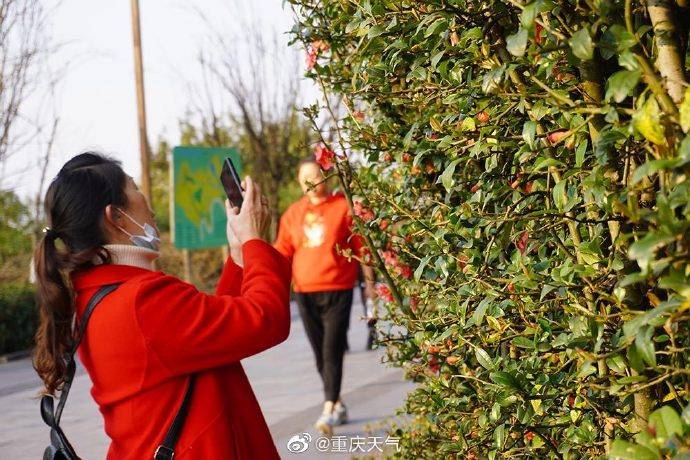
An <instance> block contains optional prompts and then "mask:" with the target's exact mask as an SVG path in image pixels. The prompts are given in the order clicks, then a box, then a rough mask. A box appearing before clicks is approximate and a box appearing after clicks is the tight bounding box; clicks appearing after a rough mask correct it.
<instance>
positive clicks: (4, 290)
mask: <svg viewBox="0 0 690 460" xmlns="http://www.w3.org/2000/svg"><path fill="white" fill-rule="evenodd" d="M34 296H35V291H34V289H33V287H32V286H30V285H21V284H4V285H2V286H1V287H0V355H3V354H5V353H11V352H13V351H22V350H27V349H29V348H30V347H31V346H32V345H33V341H34V332H35V331H36V327H37V326H38V310H37V309H36V301H35V298H34Z"/></svg>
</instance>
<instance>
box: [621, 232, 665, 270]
mask: <svg viewBox="0 0 690 460" xmlns="http://www.w3.org/2000/svg"><path fill="white" fill-rule="evenodd" d="M673 240H675V237H674V236H673V235H665V234H662V233H655V232H649V233H647V234H646V235H645V236H644V238H642V239H640V240H638V241H635V242H634V243H633V244H631V245H630V248H629V249H628V256H629V257H630V258H631V259H634V260H636V261H637V264H638V265H639V266H640V268H641V269H642V270H645V269H647V268H648V267H649V263H650V262H651V261H652V260H653V259H654V255H655V254H656V251H657V250H659V249H660V248H662V247H664V246H666V245H667V244H668V243H670V242H672V241H673Z"/></svg>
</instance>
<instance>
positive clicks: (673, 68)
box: [647, 0, 687, 104]
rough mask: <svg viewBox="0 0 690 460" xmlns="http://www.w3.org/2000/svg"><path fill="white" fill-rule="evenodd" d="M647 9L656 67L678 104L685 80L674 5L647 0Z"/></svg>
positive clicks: (668, 1)
mask: <svg viewBox="0 0 690 460" xmlns="http://www.w3.org/2000/svg"><path fill="white" fill-rule="evenodd" d="M647 11H648V12H649V18H650V19H651V21H652V27H653V28H654V37H655V39H656V47H657V58H656V63H655V64H656V68H657V69H658V70H659V72H660V73H661V76H662V77H663V79H664V84H665V85H666V90H667V91H668V95H669V96H671V99H673V102H675V103H676V104H680V103H681V101H682V100H683V92H684V90H685V85H686V84H687V82H686V77H685V70H684V66H683V58H682V57H681V54H680V40H679V36H678V31H677V30H676V25H675V19H674V13H675V5H674V4H673V3H672V2H671V0H649V1H648V2H647Z"/></svg>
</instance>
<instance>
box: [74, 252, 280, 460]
mask: <svg viewBox="0 0 690 460" xmlns="http://www.w3.org/2000/svg"><path fill="white" fill-rule="evenodd" d="M242 251H243V257H244V265H245V266H244V271H243V270H242V269H241V268H240V267H238V266H237V265H236V264H235V263H234V262H233V261H232V259H230V258H229V259H228V260H227V262H226V264H225V267H224V268H223V273H222V274H221V278H220V280H219V282H218V286H217V288H216V294H215V295H208V294H204V293H202V292H199V291H198V290H197V289H196V288H195V287H194V286H192V285H191V284H188V283H185V282H183V281H180V280H179V279H177V278H174V277H172V276H168V275H165V274H164V273H163V272H160V271H157V272H153V271H150V270H146V269H143V268H138V267H133V266H127V265H112V264H110V265H99V266H96V267H93V268H90V269H88V270H82V271H80V272H77V273H75V274H74V275H73V277H72V279H73V283H74V288H75V290H76V293H77V296H76V305H77V314H78V315H81V314H82V313H83V311H84V309H85V307H86V304H87V302H88V300H89V299H90V298H91V296H92V295H93V294H94V293H95V292H96V290H97V289H98V288H99V287H101V286H103V285H105V284H110V283H116V282H121V283H123V284H122V285H121V286H120V287H119V288H118V289H117V290H115V291H114V292H113V293H111V294H110V295H108V296H107V297H106V298H105V299H104V300H103V301H102V302H101V303H100V304H99V305H98V307H96V310H95V311H94V313H93V316H92V317H91V319H90V320H89V325H88V329H87V332H86V335H85V337H84V340H83V341H82V344H81V346H80V347H79V357H80V358H81V361H82V362H83V363H84V366H85V367H86V370H87V371H88V373H89V376H90V377H91V380H92V381H93V388H92V390H91V394H92V396H93V398H94V399H95V401H96V403H98V406H99V409H100V411H101V413H102V414H103V418H104V421H105V431H106V434H107V435H108V436H109V437H110V438H111V440H112V443H111V444H110V449H109V450H108V459H118V460H121V459H143V458H152V457H153V453H154V451H155V448H156V447H157V446H158V444H159V443H160V442H161V440H162V439H163V437H164V435H165V432H166V431H167V429H168V427H169V426H170V423H171V421H172V419H173V417H174V416H175V413H176V411H177V408H178V407H179V405H180V402H181V400H182V396H183V394H184V392H185V389H186V386H187V382H188V378H189V374H192V373H194V374H196V375H197V378H196V383H195V387H194V391H193V395H192V399H191V405H190V407H189V413H188V416H187V420H186V422H185V425H184V428H183V430H182V434H181V436H180V439H179V441H178V443H177V448H176V449H175V459H176V460H177V459H215V458H223V459H246V458H260V459H277V458H279V456H278V453H277V450H276V448H275V445H274V444H273V440H272V438H271V434H270V432H269V430H268V427H267V425H266V422H265V420H264V417H263V414H262V413H261V409H260V407H259V404H258V402H257V400H256V397H255V396H254V393H253V391H252V388H251V386H250V384H249V381H248V379H247V376H246V375H245V373H244V370H243V369H242V365H241V364H240V360H241V359H243V358H246V357H248V356H251V355H254V354H256V353H259V352H261V351H263V350H266V349H268V348H271V347H273V346H275V345H277V344H278V343H280V342H282V341H284V340H285V339H286V338H287V336H288V333H289V330H290V307H289V295H290V290H289V284H290V271H289V267H288V265H287V263H286V260H285V259H284V258H283V257H282V256H281V255H280V254H279V253H278V252H277V251H276V250H275V249H273V248H272V247H271V246H270V245H269V244H267V243H265V242H263V241H261V240H252V241H249V242H247V243H245V244H244V246H243V248H242ZM76 447H77V449H78V446H76Z"/></svg>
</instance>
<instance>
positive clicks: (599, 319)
mask: <svg viewBox="0 0 690 460" xmlns="http://www.w3.org/2000/svg"><path fill="white" fill-rule="evenodd" d="M289 3H290V4H291V5H292V8H293V9H294V11H295V14H296V17H297V21H298V24H297V25H296V27H295V29H294V30H293V34H294V37H295V40H301V41H302V42H304V44H305V46H306V48H307V53H308V54H307V64H308V67H309V68H310V70H309V75H310V76H311V77H312V78H313V79H314V80H315V81H316V82H317V83H318V84H319V85H320V86H321V87H322V89H323V90H324V91H325V93H326V94H327V95H329V96H330V97H331V98H332V97H334V96H339V97H341V98H342V101H343V105H344V106H345V107H346V109H347V116H345V117H344V118H343V119H341V120H340V121H339V123H338V124H337V126H334V128H337V131H338V132H337V134H340V136H339V137H336V139H337V140H336V141H335V142H329V139H331V137H330V136H329V135H328V133H322V134H323V141H324V145H325V146H326V148H328V149H330V151H332V152H333V153H334V154H335V163H336V164H335V166H334V168H335V171H336V172H337V173H338V174H339V175H340V177H341V178H342V180H343V185H344V186H345V188H346V190H347V191H348V194H349V195H350V197H351V198H352V199H353V200H354V202H355V203H354V204H355V211H356V213H357V214H358V216H359V219H358V225H359V226H360V229H361V230H362V231H363V232H364V233H365V234H366V235H367V237H368V240H369V241H368V242H369V245H370V249H371V250H372V254H371V256H372V260H373V262H374V263H375V264H377V265H378V268H379V273H380V275H381V279H382V280H383V281H384V282H386V285H385V286H384V287H382V288H381V294H383V297H384V298H385V299H387V300H388V301H389V303H388V304H387V305H388V308H387V315H388V318H389V319H392V320H393V321H394V322H395V323H396V324H399V325H403V326H405V328H406V330H407V334H406V335H404V336H402V337H398V336H393V337H389V338H388V339H387V340H386V342H385V343H386V344H387V346H388V354H389V357H390V359H391V360H392V361H393V362H395V363H396V364H397V365H399V366H402V367H404V368H405V369H406V370H407V375H408V376H409V377H410V378H412V379H414V380H416V381H417V382H419V384H420V385H419V387H418V389H417V390H416V391H414V392H413V393H412V394H410V395H409V397H408V399H407V402H406V407H405V409H406V410H407V411H409V412H410V413H412V414H413V415H414V416H415V417H414V421H413V423H411V424H410V426H406V427H404V428H401V431H400V433H401V434H402V435H403V441H402V446H403V452H404V453H403V455H404V456H405V457H408V458H439V457H452V456H453V455H454V454H461V455H462V456H461V458H487V457H488V458H504V457H508V456H527V457H537V458H547V457H549V458H593V457H597V456H600V455H604V454H606V453H607V452H608V453H610V454H611V455H612V457H616V458H642V457H641V455H642V454H644V453H646V452H651V454H652V455H653V456H652V457H647V458H658V457H656V455H657V454H658V452H660V451H659V450H658V449H659V448H662V450H665V451H668V452H672V451H673V449H671V448H670V447H669V446H668V445H667V444H665V441H666V439H667V438H669V437H672V436H679V435H681V434H682V432H683V430H684V429H685V428H683V427H685V425H684V424H683V425H682V426H683V427H681V424H680V419H679V418H678V415H677V413H680V412H681V411H682V409H683V408H685V406H686V404H687V402H688V399H689V398H690V394H689V393H688V392H689V391H690V381H689V379H688V373H689V372H690V371H688V347H689V346H690V334H689V332H690V331H689V329H688V317H689V313H688V309H689V307H690V282H689V278H688V277H689V276H690V265H689V264H688V261H689V257H690V252H689V250H688V248H689V245H690V240H689V236H690V233H689V232H688V229H689V225H688V217H689V215H690V181H689V180H688V177H687V175H688V173H690V137H688V136H686V133H687V131H688V129H689V128H690V90H688V88H687V73H688V72H687V61H688V59H687V57H688V56H687V43H688V27H689V26H690V16H689V14H688V8H687V4H686V3H684V2H681V1H678V2H677V3H676V2H675V1H665V0H659V1H656V0H655V1H654V2H652V1H650V2H647V3H641V2H638V1H632V0H627V1H621V0H588V1H580V0H577V1H576V0H570V1H550V0H537V1H533V2H529V3H528V2H525V3H523V2H519V1H505V0H485V1H481V2H479V1H473V0H446V1H440V0H438V1H413V0H402V1H385V0H361V1H354V0H320V1H316V0H290V1H289ZM329 107H330V106H329V105H328V104H326V105H325V106H321V107H312V108H309V109H308V110H307V113H308V114H309V115H310V116H312V117H316V116H317V112H318V111H319V110H322V109H324V108H325V109H326V110H328V109H329ZM331 109H332V108H331ZM359 154H361V155H364V157H365V158H366V161H365V162H363V163H362V165H361V166H360V167H358V168H354V169H353V168H351V167H350V163H349V162H347V161H346V160H345V157H349V158H354V157H355V156H356V155H359ZM661 406H667V407H666V408H665V409H663V410H662V411H661V412H655V415H654V416H653V417H651V418H650V414H652V412H653V411H654V410H655V409H657V408H659V407H661ZM671 413H673V414H676V418H675V419H673V420H671V418H673V417H672V416H671V415H669V414H671ZM669 417H671V418H669ZM664 421H667V422H669V423H668V424H667V425H668V426H671V425H672V426H673V427H675V428H673V429H670V430H665V429H663V430H662V429H661V428H660V427H662V426H664ZM671 422H672V423H671ZM676 422H677V423H676ZM657 428H658V429H657ZM676 428H678V429H676ZM636 433H641V434H639V435H637V439H636V442H638V443H640V444H639V445H634V444H632V442H635V441H634V440H633V437H634V435H635V434H636ZM656 437H658V439H657V438H656ZM616 438H619V440H618V441H616V442H615V443H614V442H613V441H614V439H616ZM626 440H629V441H630V444H628V443H627V441H626ZM674 446H675V447H674V448H678V449H680V448H682V443H680V442H677V443H676V444H674Z"/></svg>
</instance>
